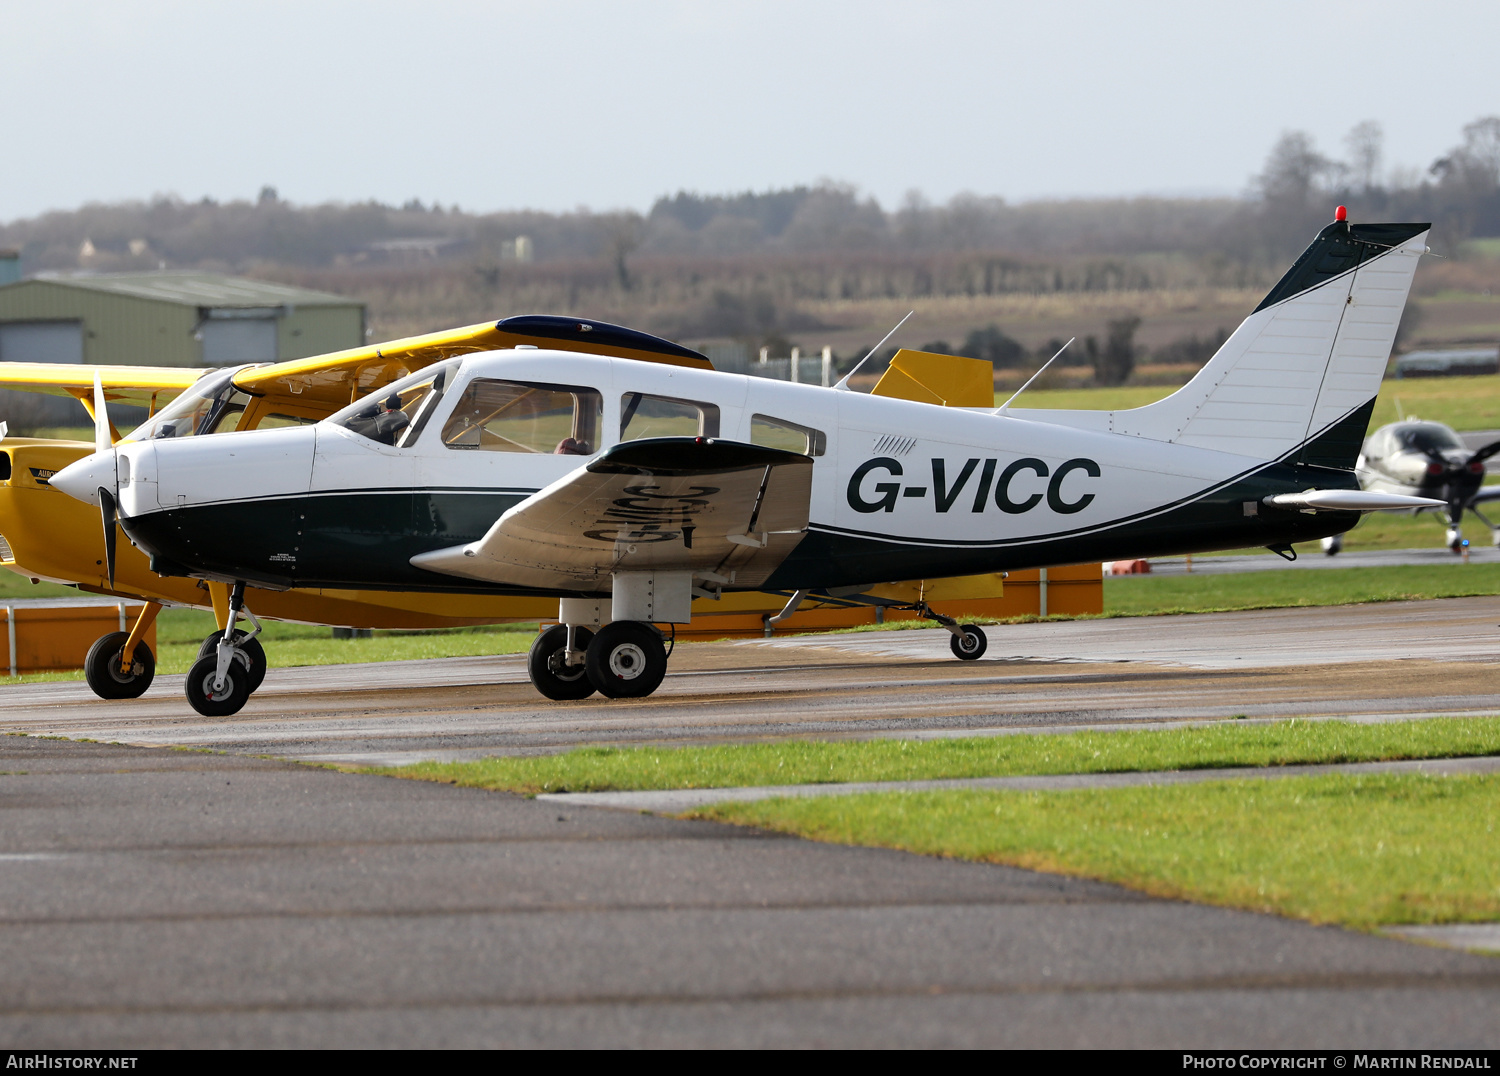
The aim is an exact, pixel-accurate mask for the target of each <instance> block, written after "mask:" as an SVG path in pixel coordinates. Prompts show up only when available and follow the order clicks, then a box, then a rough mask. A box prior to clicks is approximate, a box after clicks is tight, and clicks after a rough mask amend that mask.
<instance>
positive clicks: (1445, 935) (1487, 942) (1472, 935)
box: [1381, 923, 1500, 953]
mask: <svg viewBox="0 0 1500 1076" xmlns="http://www.w3.org/2000/svg"><path fill="white" fill-rule="evenodd" d="M1381 933H1382V934H1393V935H1395V936H1396V937H1398V938H1408V939H1410V940H1412V941H1424V942H1429V943H1431V944H1433V945H1441V946H1443V947H1444V948H1446V949H1468V950H1471V951H1475V950H1477V951H1479V952H1489V953H1500V923H1445V924H1443V925H1441V926H1419V927H1385V928H1384V929H1382V930H1381Z"/></svg>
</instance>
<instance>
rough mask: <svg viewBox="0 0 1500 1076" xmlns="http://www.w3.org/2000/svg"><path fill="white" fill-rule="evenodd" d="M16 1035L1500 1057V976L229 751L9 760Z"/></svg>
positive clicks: (677, 826) (57, 750)
mask: <svg viewBox="0 0 1500 1076" xmlns="http://www.w3.org/2000/svg"><path fill="white" fill-rule="evenodd" d="M0 770H3V771H4V775H3V776H0V811H3V812H4V813H3V817H4V819H5V826H4V830H3V836H0V962H3V966H4V968H5V974H4V975H3V976H0V1039H3V1041H4V1042H5V1043H6V1044H7V1046H8V1047H10V1048H12V1049H27V1050H34V1049H42V1048H49V1047H50V1048H72V1049H88V1048H115V1049H133V1048H138V1047H170V1046H180V1047H345V1048H347V1047H390V1046H404V1047H486V1046H601V1047H619V1046H651V1047H662V1046H686V1047H693V1046H866V1047H869V1046H882V1047H894V1046H915V1047H933V1046H1028V1047H1057V1046H1083V1047H1131V1046H1155V1047H1172V1048H1177V1049H1182V1048H1194V1047H1200V1048H1201V1047H1231V1046H1232V1047H1235V1048H1255V1047H1262V1048H1272V1047H1274V1048H1280V1049H1287V1048H1347V1047H1351V1046H1352V1047H1358V1048H1363V1049H1377V1048H1382V1047H1422V1048H1428V1049H1430V1048H1433V1047H1450V1048H1451V1047H1486V1046H1489V1047H1492V1046H1493V1045H1494V1042H1495V1037H1496V1032H1495V1024H1494V1012H1495V1007H1496V1005H1497V1003H1500V961H1496V960H1494V959H1492V958H1486V957H1480V956H1473V955H1469V954H1466V953H1461V952H1455V951H1451V950H1441V949H1434V948H1429V947H1426V946H1421V945H1416V944H1412V943H1410V942H1406V941H1399V940H1394V939H1387V938H1380V937H1373V936H1369V935H1363V934H1357V933H1352V932H1348V931H1343V930H1336V929H1331V928H1324V927H1313V926H1309V925H1307V924H1303V923H1297V922H1292V921H1288V920H1283V919H1278V918H1275V917H1271V916H1261V915H1252V914H1247V913H1242V912H1234V911H1225V910H1222V909H1216V908H1207V907H1200V906H1195V905H1190V904H1184V903H1179V902H1174V901H1164V900H1156V899H1152V898H1149V897H1145V896H1142V895H1140V894H1138V893H1133V892H1130V891H1127V890H1124V889H1120V888H1118V887H1115V886H1109V885H1102V884H1098V883H1094V882H1089V881H1084V880H1079V879H1070V878H1062V877H1057V876H1049V875H1044V874H1036V873H1032V872H1028V871H1021V870H1014V869H1010V868H1004V867H995V866H990V865H985V864H970V863H961V862H955V861H950V860H940V859H933V858H927V857H921V856H914V855H907V854H904V853H899V852H888V851H882V850H879V849H864V848H843V847H837V846H833V845H824V844H814V843H811V842H807V841H801V840H795V839H791V838H785V837H778V836H771V835H766V834H762V833H759V832H756V831H751V830H742V829H736V828H731V827H726V826H719V825H713V824H709V823H698V822H686V821H679V820H676V819H671V818H662V817H655V816H647V815H641V814H637V813H628V812H622V811H608V810H599V809H592V808H574V809H569V810H562V809H560V808H559V807H558V806H557V805H556V804H553V803H546V802H539V801H536V800H525V799H522V798H520V797H516V796H509V795H503V794H496V793H487V792H481V791H476V790H471V789H459V788H452V787H449V786H446V785H436V784H430V783H426V782H418V781H402V780H396V779H392V778H381V777H366V776H359V775H352V774H343V773H334V772H330V771H327V770H320V769H317V768H312V767H306V766H298V765H295V764H291V763H286V762H278V761H271V760H263V759H255V758H248V757H244V756H242V755H235V754H227V755H224V754H203V753H190V752H179V751H154V750H148V749H142V748H132V747H120V746H110V745H104V744H80V743H69V742H61V741H49V740H40V739H32V738H24V737H6V738H4V739H3V740H0Z"/></svg>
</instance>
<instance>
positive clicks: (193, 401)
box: [125, 370, 251, 441]
mask: <svg viewBox="0 0 1500 1076" xmlns="http://www.w3.org/2000/svg"><path fill="white" fill-rule="evenodd" d="M235 372H236V371H233V370H226V371H224V372H223V373H222V374H208V375H205V376H204V377H203V378H202V379H201V380H200V381H199V382H198V383H197V384H196V385H194V386H192V387H191V388H189V389H188V390H186V391H185V392H183V393H182V394H181V395H179V396H178V397H177V399H175V400H173V401H172V402H171V403H169V404H168V405H167V406H166V407H164V408H162V409H161V411H159V412H158V413H157V414H156V415H154V416H153V417H151V418H150V419H147V420H146V421H145V422H144V423H142V424H141V425H140V426H137V427H136V428H135V429H134V430H133V431H131V433H130V435H129V436H128V437H126V438H125V440H127V441H149V440H159V439H162V438H167V437H199V436H202V435H203V434H208V433H229V432H230V431H232V430H235V429H237V428H238V427H239V422H240V419H241V418H242V417H244V414H245V408H246V407H247V406H249V404H250V399H251V398H250V396H249V395H248V394H247V393H244V392H241V391H240V390H239V389H237V388H235V387H234V374H235Z"/></svg>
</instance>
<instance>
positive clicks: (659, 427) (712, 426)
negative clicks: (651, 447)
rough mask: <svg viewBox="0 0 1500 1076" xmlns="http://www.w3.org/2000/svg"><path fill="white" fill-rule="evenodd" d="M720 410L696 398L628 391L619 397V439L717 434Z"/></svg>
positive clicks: (630, 439)
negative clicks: (688, 398)
mask: <svg viewBox="0 0 1500 1076" xmlns="http://www.w3.org/2000/svg"><path fill="white" fill-rule="evenodd" d="M717 436H719V409H718V407H717V406H715V405H714V404H711V403H703V402H702V401H699V400H679V399H676V398H675V397H671V396H648V395H646V394H645V393H643V392H627V393H626V394H625V395H624V396H622V397H620V440H622V441H639V440H641V439H642V438H643V437H717Z"/></svg>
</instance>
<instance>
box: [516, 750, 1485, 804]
mask: <svg viewBox="0 0 1500 1076" xmlns="http://www.w3.org/2000/svg"><path fill="white" fill-rule="evenodd" d="M1335 773H1342V774H1350V775H1360V774H1380V773H1419V774H1425V775H1427V776H1429V777H1459V776H1468V775H1471V774H1484V773H1500V756H1487V757H1483V758H1451V759H1449V758H1441V759H1410V760H1405V761H1401V762H1351V763H1340V764H1334V765H1327V766H1235V767H1230V768H1225V769H1213V770H1148V771H1144V772H1137V773H1065V774H1048V775H1040V776H1027V777H958V778H949V779H943V780H934V781H853V782H847V783H842V784H825V785H763V786H760V787H751V788H685V789H666V790H662V791H651V792H544V793H542V794H541V795H539V796H537V797H536V798H537V799H539V800H547V801H549V802H554V803H556V804H558V805H559V806H561V805H563V804H569V805H572V806H577V807H608V808H612V809H614V810H624V811H648V812H651V813H653V814H677V813H680V812H682V811H690V810H693V809H694V808H696V807H705V806H707V805H708V804H711V803H746V802H751V801H754V800H769V799H781V798H806V797H814V796H855V795H859V794H860V793H864V792H951V791H954V790H957V789H979V790H984V791H1006V792H1066V791H1077V790H1081V789H1091V788H1134V787H1140V786H1155V785H1185V784H1198V783H1200V782H1203V781H1240V780H1247V779H1250V780H1268V779H1276V778H1283V777H1321V776H1324V775H1326V774H1335Z"/></svg>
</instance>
